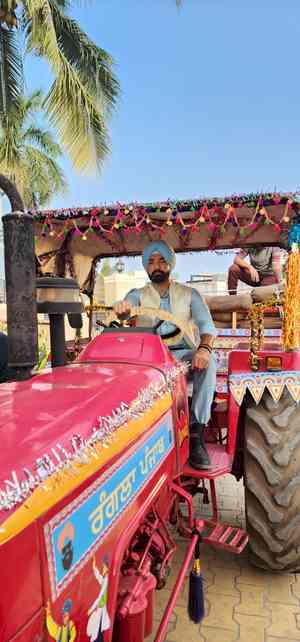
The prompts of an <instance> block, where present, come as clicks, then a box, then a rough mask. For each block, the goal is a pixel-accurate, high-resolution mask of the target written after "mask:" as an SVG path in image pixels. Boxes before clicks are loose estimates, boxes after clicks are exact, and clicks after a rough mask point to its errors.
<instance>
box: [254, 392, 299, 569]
mask: <svg viewBox="0 0 300 642" xmlns="http://www.w3.org/2000/svg"><path fill="white" fill-rule="evenodd" d="M245 410H246V412H245V451H244V483H245V504H246V522H247V531H248V533H249V544H250V550H251V559H252V562H253V564H255V565H256V566H259V567H261V568H267V569H271V570H273V571H275V572H276V571H278V572H280V571H281V572H283V571H289V572H291V571H297V570H300V404H299V405H298V404H296V403H295V402H294V400H293V399H292V397H291V396H290V394H289V393H288V392H287V391H284V393H283V395H282V397H281V399H280V401H278V402H277V403H276V402H274V401H273V399H272V397H271V396H270V394H269V392H264V394H263V397H262V400H261V401H260V403H259V404H258V405H256V404H255V402H254V401H253V400H252V399H251V400H250V399H249V398H248V397H247V399H246V409H245Z"/></svg>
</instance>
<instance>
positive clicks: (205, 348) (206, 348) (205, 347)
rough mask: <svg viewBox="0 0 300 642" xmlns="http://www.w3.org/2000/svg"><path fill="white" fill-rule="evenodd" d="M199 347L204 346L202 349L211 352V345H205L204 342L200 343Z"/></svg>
mask: <svg viewBox="0 0 300 642" xmlns="http://www.w3.org/2000/svg"><path fill="white" fill-rule="evenodd" d="M201 348H204V350H208V352H209V353H210V354H211V353H212V348H211V346H208V345H206V344H205V343H200V345H199V348H198V350H200V349H201Z"/></svg>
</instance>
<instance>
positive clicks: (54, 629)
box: [46, 605, 60, 640]
mask: <svg viewBox="0 0 300 642" xmlns="http://www.w3.org/2000/svg"><path fill="white" fill-rule="evenodd" d="M46 625H47V631H48V633H49V635H50V636H51V637H52V638H53V639H54V640H57V636H58V634H59V630H60V627H59V626H58V624H56V622H55V621H54V620H53V617H52V615H51V612H50V606H49V605H48V606H47V610H46Z"/></svg>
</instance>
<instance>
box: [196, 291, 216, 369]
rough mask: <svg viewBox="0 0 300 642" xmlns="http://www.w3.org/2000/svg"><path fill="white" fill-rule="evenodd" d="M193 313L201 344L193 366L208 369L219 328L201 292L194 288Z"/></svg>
mask: <svg viewBox="0 0 300 642" xmlns="http://www.w3.org/2000/svg"><path fill="white" fill-rule="evenodd" d="M191 315H192V319H193V321H194V323H195V324H196V325H197V327H198V328H199V334H200V344H199V347H198V349H197V351H196V353H195V355H194V358H193V364H192V365H193V368H199V369H200V370H203V369H206V368H207V367H208V365H209V362H210V356H211V353H212V350H213V344H214V340H215V337H216V336H217V334H218V333H217V330H216V327H215V325H214V322H213V320H212V317H211V314H210V311H209V309H208V306H207V305H206V303H205V302H204V301H203V299H202V297H201V296H200V294H199V292H198V291H197V290H195V289H194V288H193V289H192V300H191Z"/></svg>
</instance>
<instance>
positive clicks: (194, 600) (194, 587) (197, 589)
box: [188, 541, 205, 624]
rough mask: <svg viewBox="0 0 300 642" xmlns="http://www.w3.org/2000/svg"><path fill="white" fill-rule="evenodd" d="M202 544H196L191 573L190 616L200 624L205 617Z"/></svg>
mask: <svg viewBox="0 0 300 642" xmlns="http://www.w3.org/2000/svg"><path fill="white" fill-rule="evenodd" d="M199 558H200V543H199V541H198V542H197V544H196V549H195V560H194V565H193V568H192V570H191V573H190V583H189V601H188V614H189V617H190V619H191V620H192V621H193V622H195V624H199V622H201V620H203V618H204V615H205V607H204V588H203V576H202V573H201V567H200V559H199Z"/></svg>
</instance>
